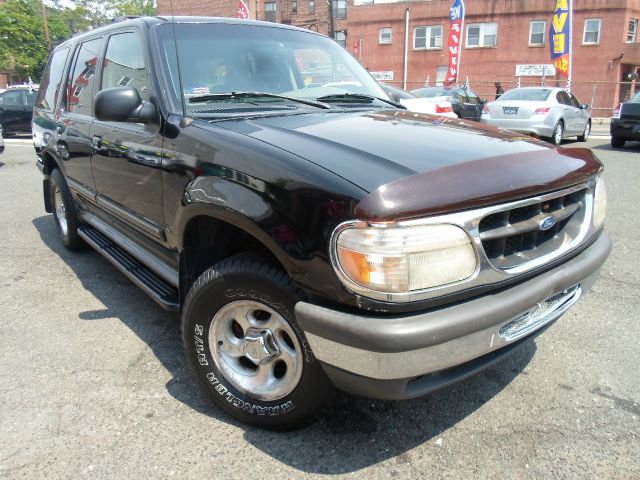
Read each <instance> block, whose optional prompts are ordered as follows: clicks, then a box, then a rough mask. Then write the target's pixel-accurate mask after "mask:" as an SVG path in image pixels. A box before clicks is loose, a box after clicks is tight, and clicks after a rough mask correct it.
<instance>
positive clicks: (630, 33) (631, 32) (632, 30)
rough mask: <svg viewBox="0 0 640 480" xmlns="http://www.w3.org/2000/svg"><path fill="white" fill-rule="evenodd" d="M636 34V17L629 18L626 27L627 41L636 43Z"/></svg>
mask: <svg viewBox="0 0 640 480" xmlns="http://www.w3.org/2000/svg"><path fill="white" fill-rule="evenodd" d="M637 35H638V19H637V18H632V19H631V20H629V28H628V29H627V43H636V37H637Z"/></svg>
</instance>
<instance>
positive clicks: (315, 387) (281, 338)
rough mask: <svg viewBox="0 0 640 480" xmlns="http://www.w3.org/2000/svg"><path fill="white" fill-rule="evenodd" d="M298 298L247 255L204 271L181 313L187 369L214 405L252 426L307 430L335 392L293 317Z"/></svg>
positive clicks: (286, 284)
mask: <svg viewBox="0 0 640 480" xmlns="http://www.w3.org/2000/svg"><path fill="white" fill-rule="evenodd" d="M300 298H301V294H300V292H299V291H298V290H297V289H296V287H295V286H294V285H293V283H292V282H291V280H290V279H289V277H288V276H286V275H285V274H284V273H282V272H280V271H279V270H277V269H275V268H273V267H271V266H269V265H267V264H265V263H262V262H260V261H256V260H251V259H248V258H244V257H242V256H238V257H233V258H231V259H228V260H224V261H222V262H220V263H218V264H216V265H214V266H213V267H211V268H209V269H208V270H206V271H205V272H204V273H203V274H202V275H201V276H200V277H199V278H198V279H197V280H196V281H195V283H194V284H193V285H192V287H191V289H190V290H189V293H188V294H187V298H186V300H185V302H184V307H183V309H182V338H183V342H184V347H185V352H186V355H187V360H188V361H189V365H190V366H191V368H192V370H193V371H194V373H195V375H196V377H197V378H198V380H199V382H200V384H201V385H202V387H203V389H204V390H205V391H206V393H207V394H208V395H209V397H211V399H212V400H213V401H214V403H215V404H216V405H218V406H219V407H221V408H222V409H223V410H225V411H226V412H227V413H229V414H230V415H231V416H233V417H235V418H237V419H238V420H240V421H242V422H245V423H247V424H250V425H254V426H257V427H261V428H268V429H273V430H287V429H292V428H296V427H298V426H301V425H304V424H305V423H307V422H308V421H309V420H311V419H312V418H313V416H314V414H315V413H316V412H317V411H318V410H319V409H320V408H321V407H322V405H323V404H324V403H325V402H326V400H328V399H329V398H330V397H331V395H332V394H333V391H334V387H333V385H332V384H331V383H330V382H329V380H328V379H327V377H326V375H325V374H324V371H323V370H322V367H321V366H320V364H319V363H318V361H317V360H316V359H315V357H314V356H313V353H312V351H311V348H310V347H309V344H308V342H307V340H306V338H305V335H304V332H303V331H302V330H301V329H300V327H299V326H298V324H297V322H296V319H295V316H294V306H295V304H296V302H297V301H298V300H300Z"/></svg>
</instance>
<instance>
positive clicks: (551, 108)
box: [480, 87, 591, 145]
mask: <svg viewBox="0 0 640 480" xmlns="http://www.w3.org/2000/svg"><path fill="white" fill-rule="evenodd" d="M588 109H589V105H587V104H584V103H582V104H581V103H580V102H579V101H578V99H577V98H576V97H575V95H573V94H572V93H568V92H567V91H566V90H565V89H563V88H556V87H553V88H552V87H523V88H516V89H513V90H509V91H507V92H505V93H503V94H502V95H501V96H500V98H499V99H498V100H496V101H494V102H490V103H487V104H486V105H485V106H484V109H483V110H482V117H481V118H480V121H481V122H482V123H488V124H489V125H494V126H496V127H500V128H505V129H507V130H513V131H515V132H520V133H526V134H529V135H534V136H536V137H541V138H546V139H548V140H549V141H550V142H551V143H553V144H555V145H560V142H561V141H562V140H563V139H564V138H567V137H578V141H579V142H586V141H587V139H588V138H589V133H590V132H591V115H590V114H589V110H588Z"/></svg>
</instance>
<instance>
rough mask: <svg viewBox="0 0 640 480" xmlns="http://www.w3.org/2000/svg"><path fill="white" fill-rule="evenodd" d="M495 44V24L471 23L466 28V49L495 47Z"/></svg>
mask: <svg viewBox="0 0 640 480" xmlns="http://www.w3.org/2000/svg"><path fill="white" fill-rule="evenodd" d="M497 44H498V24H497V23H473V24H469V25H468V26H467V47H495V46H496V45H497Z"/></svg>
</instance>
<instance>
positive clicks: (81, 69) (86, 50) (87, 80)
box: [65, 38, 102, 115]
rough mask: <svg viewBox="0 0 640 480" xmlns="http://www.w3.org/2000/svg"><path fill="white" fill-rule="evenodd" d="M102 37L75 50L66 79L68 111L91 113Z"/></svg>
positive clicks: (83, 113)
mask: <svg viewBox="0 0 640 480" xmlns="http://www.w3.org/2000/svg"><path fill="white" fill-rule="evenodd" d="M101 44H102V39H101V38H97V39H95V40H89V41H88V42H84V43H83V44H82V45H80V48H78V49H77V50H76V54H75V56H74V60H73V64H72V67H71V69H70V71H69V78H68V79H67V98H66V102H65V105H66V109H67V111H68V112H73V113H80V114H82V115H91V112H92V109H93V82H94V79H95V77H96V75H95V73H96V63H98V55H99V54H100V45H101Z"/></svg>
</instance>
